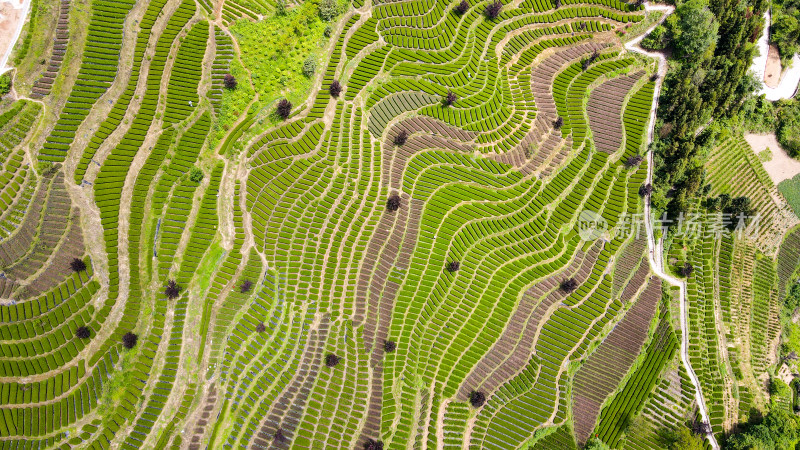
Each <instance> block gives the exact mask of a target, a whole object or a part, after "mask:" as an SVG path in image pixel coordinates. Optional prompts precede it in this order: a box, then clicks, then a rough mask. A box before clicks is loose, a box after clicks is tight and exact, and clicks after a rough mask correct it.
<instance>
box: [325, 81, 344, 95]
mask: <svg viewBox="0 0 800 450" xmlns="http://www.w3.org/2000/svg"><path fill="white" fill-rule="evenodd" d="M328 92H329V93H330V94H331V97H333V98H339V94H341V93H342V84H341V83H339V80H333V81H331V86H330V87H329V88H328Z"/></svg>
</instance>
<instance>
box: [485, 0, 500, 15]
mask: <svg viewBox="0 0 800 450" xmlns="http://www.w3.org/2000/svg"><path fill="white" fill-rule="evenodd" d="M502 9H503V3H502V2H501V1H500V0H496V1H494V2H492V3H489V4H488V5H486V9H485V10H484V11H483V15H485V16H486V18H487V19H489V20H494V19H497V16H499V15H500V11H501V10H502Z"/></svg>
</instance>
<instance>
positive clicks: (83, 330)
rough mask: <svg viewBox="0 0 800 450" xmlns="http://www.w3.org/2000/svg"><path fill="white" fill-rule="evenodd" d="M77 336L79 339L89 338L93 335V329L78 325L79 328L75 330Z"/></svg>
mask: <svg viewBox="0 0 800 450" xmlns="http://www.w3.org/2000/svg"><path fill="white" fill-rule="evenodd" d="M75 336H77V337H78V339H88V338H89V337H91V336H92V330H90V329H89V327H87V326H82V327H78V329H77V330H75Z"/></svg>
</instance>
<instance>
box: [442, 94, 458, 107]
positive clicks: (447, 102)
mask: <svg viewBox="0 0 800 450" xmlns="http://www.w3.org/2000/svg"><path fill="white" fill-rule="evenodd" d="M456 100H458V96H457V95H456V94H455V92H453V91H447V95H445V96H444V100H442V103H443V104H444V106H453V104H454V103H455V102H456Z"/></svg>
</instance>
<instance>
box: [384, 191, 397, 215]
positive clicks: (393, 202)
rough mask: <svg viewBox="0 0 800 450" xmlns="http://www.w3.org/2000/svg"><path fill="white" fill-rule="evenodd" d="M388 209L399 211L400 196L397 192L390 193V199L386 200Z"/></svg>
mask: <svg viewBox="0 0 800 450" xmlns="http://www.w3.org/2000/svg"><path fill="white" fill-rule="evenodd" d="M386 209H388V210H389V211H397V210H398V209H400V196H399V195H397V194H392V195H390V196H389V199H388V200H386Z"/></svg>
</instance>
